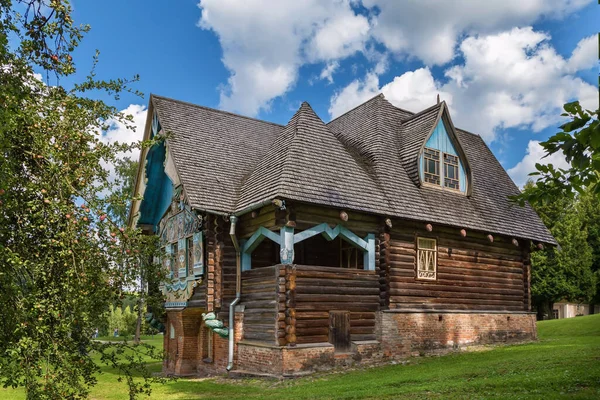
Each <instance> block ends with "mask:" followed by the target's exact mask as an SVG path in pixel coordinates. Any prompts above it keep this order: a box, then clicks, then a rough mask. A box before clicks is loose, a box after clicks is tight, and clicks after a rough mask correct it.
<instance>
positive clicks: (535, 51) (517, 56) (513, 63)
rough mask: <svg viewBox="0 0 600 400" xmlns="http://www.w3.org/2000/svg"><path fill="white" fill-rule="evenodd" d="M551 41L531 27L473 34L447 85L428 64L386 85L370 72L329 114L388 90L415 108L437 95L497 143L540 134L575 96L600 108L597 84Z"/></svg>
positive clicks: (456, 116) (463, 122) (464, 124)
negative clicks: (510, 133)
mask: <svg viewBox="0 0 600 400" xmlns="http://www.w3.org/2000/svg"><path fill="white" fill-rule="evenodd" d="M548 39H549V36H548V35H547V34H545V33H541V32H536V31H534V30H533V29H532V28H531V27H528V28H514V29H511V30H509V31H506V32H501V33H497V34H493V35H485V36H481V35H478V36H471V37H467V38H466V39H464V40H463V42H462V43H461V45H460V51H461V52H462V55H463V57H464V63H462V64H458V65H455V66H452V67H449V68H447V69H446V70H445V75H446V78H448V81H447V82H446V83H444V84H441V83H439V82H436V81H435V80H434V78H433V76H432V74H431V72H430V70H429V69H427V68H421V69H418V70H416V71H409V72H406V73H404V74H402V75H401V76H398V77H395V78H394V80H393V81H392V82H390V83H388V84H386V85H383V87H381V88H380V89H379V87H378V86H379V82H378V81H375V80H373V79H372V77H369V76H368V77H367V80H365V81H364V82H362V84H361V83H360V82H361V81H354V82H352V83H351V84H350V85H348V86H347V87H346V88H344V89H342V90H341V91H339V92H338V93H336V94H335V95H334V96H333V97H332V99H331V107H330V110H329V111H330V114H332V116H333V115H339V114H340V113H343V112H344V111H346V110H344V109H342V108H341V105H345V106H348V107H349V108H351V107H352V106H356V105H358V104H359V103H357V101H359V100H361V99H364V98H365V97H366V95H365V92H368V93H369V95H374V94H376V93H377V92H378V91H382V92H383V93H384V94H385V95H386V98H388V99H389V100H390V101H391V102H392V103H393V104H395V105H397V106H399V107H402V108H406V109H408V110H411V111H419V109H424V108H426V107H428V106H430V105H433V104H434V102H435V98H436V95H437V94H438V93H439V94H440V97H441V98H442V99H443V100H446V101H447V103H448V104H449V105H450V109H451V113H452V118H453V121H454V123H455V124H456V125H457V126H459V127H461V128H464V129H467V130H470V131H473V132H476V133H478V134H480V135H481V136H482V137H483V138H484V139H485V140H486V141H488V142H492V141H493V140H494V139H496V135H497V131H498V130H501V129H505V128H523V129H530V130H533V131H534V132H537V131H540V130H542V129H544V128H546V127H548V126H551V125H554V124H557V123H558V122H559V121H560V118H561V117H560V113H561V109H562V105H563V104H564V103H566V102H568V101H571V100H573V99H579V100H580V101H581V102H582V104H583V106H584V107H586V108H588V109H594V110H595V109H596V108H597V107H598V90H597V88H595V87H594V86H592V85H590V84H588V83H586V82H584V81H582V80H581V79H580V78H578V77H576V76H574V75H572V74H571V68H570V67H569V62H568V61H567V60H565V59H564V58H563V57H562V56H560V55H559V54H557V53H556V51H555V50H554V49H553V48H552V47H551V46H550V44H549V42H548ZM367 83H368V84H367ZM349 108H347V109H349Z"/></svg>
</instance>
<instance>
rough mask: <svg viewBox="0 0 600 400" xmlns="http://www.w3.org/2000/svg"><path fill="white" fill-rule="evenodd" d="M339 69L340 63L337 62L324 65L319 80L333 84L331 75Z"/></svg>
mask: <svg viewBox="0 0 600 400" xmlns="http://www.w3.org/2000/svg"><path fill="white" fill-rule="evenodd" d="M339 67H340V63H339V62H337V61H332V62H329V63H327V65H325V68H323V70H322V71H321V75H319V78H321V79H325V80H327V81H328V82H329V83H333V74H334V73H335V71H337V69H338V68H339Z"/></svg>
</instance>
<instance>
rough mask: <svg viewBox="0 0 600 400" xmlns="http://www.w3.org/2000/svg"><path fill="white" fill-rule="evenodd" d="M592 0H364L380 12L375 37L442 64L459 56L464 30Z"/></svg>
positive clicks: (484, 30) (518, 21) (522, 21)
mask: <svg viewBox="0 0 600 400" xmlns="http://www.w3.org/2000/svg"><path fill="white" fill-rule="evenodd" d="M590 2H591V0H566V1H565V0H528V1H522V0H486V1H481V0H453V1H427V0H425V1H424V0H405V1H396V0H363V2H362V3H363V5H364V6H365V7H367V8H369V9H373V10H375V11H376V16H375V17H374V18H373V21H372V25H373V32H372V35H373V36H374V38H375V39H377V40H378V41H379V42H381V43H382V44H383V45H385V46H386V47H387V48H388V49H389V50H390V51H392V52H394V53H396V54H401V55H407V56H411V57H417V58H419V59H421V60H422V61H423V62H425V64H426V65H435V64H437V65H443V64H445V63H447V62H449V61H450V60H452V58H453V57H454V55H455V48H456V44H457V40H458V38H459V37H460V36H461V35H463V34H473V33H475V32H476V33H481V34H491V33H495V32H499V31H503V30H507V29H510V28H512V27H514V26H519V25H529V24H531V23H533V22H535V21H536V20H538V19H540V18H541V17H546V18H561V17H563V16H565V15H567V14H570V13H572V12H575V11H577V10H579V9H581V8H582V7H584V6H585V5H587V4H589V3H590Z"/></svg>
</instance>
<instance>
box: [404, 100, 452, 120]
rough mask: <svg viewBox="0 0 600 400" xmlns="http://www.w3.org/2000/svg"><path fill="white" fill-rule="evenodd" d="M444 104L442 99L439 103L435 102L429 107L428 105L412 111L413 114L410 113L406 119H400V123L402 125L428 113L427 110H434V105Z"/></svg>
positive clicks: (440, 105)
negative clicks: (422, 108)
mask: <svg viewBox="0 0 600 400" xmlns="http://www.w3.org/2000/svg"><path fill="white" fill-rule="evenodd" d="M444 105H446V101H445V100H442V101H441V102H439V103H436V104H434V105H432V106H431V107H428V108H426V109H424V110H421V111H419V112H418V113H413V115H412V116H411V117H410V118H407V119H405V120H404V121H402V122H401V124H402V125H404V124H406V123H407V122H411V121H413V120H414V119H415V118H418V117H421V116H423V115H424V114H426V113H428V112H430V111H433V110H434V109H435V108H436V107H442V106H444ZM446 106H447V105H446Z"/></svg>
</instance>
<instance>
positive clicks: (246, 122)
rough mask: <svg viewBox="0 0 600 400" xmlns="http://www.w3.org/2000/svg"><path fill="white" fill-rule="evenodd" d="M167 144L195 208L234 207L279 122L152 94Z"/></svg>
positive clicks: (274, 133)
mask: <svg viewBox="0 0 600 400" xmlns="http://www.w3.org/2000/svg"><path fill="white" fill-rule="evenodd" d="M150 101H151V102H152V104H153V106H154V110H156V112H157V114H158V118H159V120H160V124H161V126H162V128H163V130H164V131H166V132H170V133H171V134H172V137H171V138H169V139H168V147H169V150H170V152H171V155H172V156H173V159H174V161H175V165H176V167H177V171H178V172H179V177H180V179H181V182H182V183H183V186H184V189H185V192H186V195H187V196H188V198H189V200H190V203H191V205H192V206H193V207H197V208H200V209H205V210H214V211H222V212H231V211H232V210H234V208H235V203H236V200H237V198H238V190H239V188H240V186H241V184H242V181H243V179H244V177H245V176H246V175H248V174H250V173H251V172H252V170H253V169H254V167H255V166H256V164H257V163H258V162H259V160H260V159H261V158H262V157H263V155H264V154H265V153H266V151H267V149H268V148H269V146H270V145H271V143H272V142H273V141H274V140H275V138H276V137H277V135H278V134H279V132H280V131H281V130H282V128H283V127H282V126H281V125H277V124H273V123H270V122H265V121H259V120H256V119H252V118H247V117H243V116H240V115H236V114H231V113H228V112H224V111H220V110H215V109H212V108H207V107H201V106H197V105H194V104H190V103H185V102H182V101H178V100H172V99H168V98H165V97H160V96H156V95H152V97H151V99H150Z"/></svg>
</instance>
